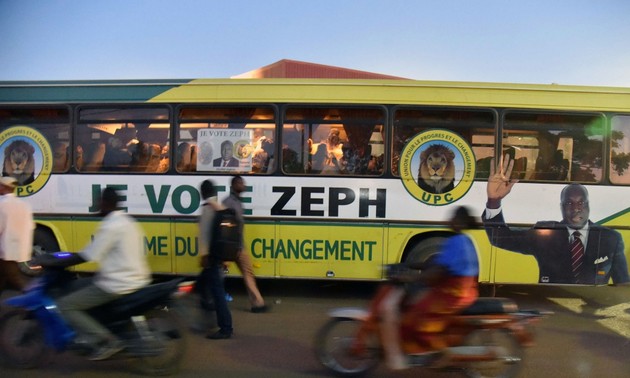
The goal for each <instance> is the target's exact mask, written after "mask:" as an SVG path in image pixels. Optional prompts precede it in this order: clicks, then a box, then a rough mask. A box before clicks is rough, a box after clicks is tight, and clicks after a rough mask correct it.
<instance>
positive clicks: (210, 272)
mask: <svg viewBox="0 0 630 378" xmlns="http://www.w3.org/2000/svg"><path fill="white" fill-rule="evenodd" d="M199 189H200V192H201V198H202V199H203V203H202V205H201V216H200V217H199V248H200V253H201V266H202V268H203V269H202V271H201V273H200V277H199V278H198V281H197V282H198V286H199V287H198V290H199V295H200V297H201V306H202V309H204V310H206V311H205V312H206V314H207V315H209V312H210V310H211V308H210V305H209V304H210V302H212V303H213V304H214V306H212V307H214V310H215V311H216V317H217V325H218V326H219V330H218V331H216V332H214V333H209V334H208V335H207V338H208V339H213V340H220V339H229V338H230V337H232V333H233V328H232V314H231V312H230V308H229V307H228V303H227V299H226V295H225V286H224V274H223V271H224V262H223V261H221V260H220V259H218V258H217V257H216V256H213V248H216V246H215V245H213V236H214V235H213V231H214V221H215V216H216V212H217V211H220V210H222V209H223V208H224V207H223V206H222V205H221V204H219V202H218V201H217V190H216V187H215V186H214V184H213V183H212V181H210V180H204V181H203V182H202V183H201V186H200V188H199ZM210 297H212V298H210Z"/></svg>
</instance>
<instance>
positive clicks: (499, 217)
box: [481, 155, 630, 285]
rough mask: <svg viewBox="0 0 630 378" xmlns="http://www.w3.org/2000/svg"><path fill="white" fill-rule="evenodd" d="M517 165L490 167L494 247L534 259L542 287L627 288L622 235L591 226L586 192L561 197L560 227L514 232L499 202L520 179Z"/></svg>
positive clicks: (567, 190) (543, 224)
mask: <svg viewBox="0 0 630 378" xmlns="http://www.w3.org/2000/svg"><path fill="white" fill-rule="evenodd" d="M513 166H514V161H513V160H510V156H509V155H505V157H504V159H503V162H502V164H498V165H497V166H496V167H495V166H494V161H493V162H492V163H491V165H490V177H489V178H488V184H487V195H488V202H487V203H486V210H485V211H484V213H483V215H482V217H481V218H482V220H483V223H484V227H485V229H486V233H487V234H488V238H489V239H490V243H492V245H494V246H496V247H499V248H503V249H507V250H509V251H514V252H518V253H522V254H525V255H531V256H534V258H535V259H536V261H537V262H538V267H539V282H541V283H562V284H587V285H593V284H599V285H605V284H607V283H608V282H609V280H610V279H612V281H613V283H614V284H627V283H629V282H630V277H629V276H628V265H627V262H626V257H625V254H624V243H623V239H622V238H621V235H620V234H619V232H617V231H615V230H613V229H610V228H607V227H603V226H600V225H597V224H595V223H593V222H591V221H590V220H589V214H590V205H589V198H588V191H587V190H586V187H584V186H583V185H581V184H569V185H567V186H565V187H564V189H563V190H562V192H561V195H560V208H561V210H562V221H560V222H556V221H539V222H537V223H536V224H535V225H534V227H532V228H531V229H525V230H521V229H519V230H517V229H512V228H510V227H509V226H508V225H507V224H506V223H505V221H504V219H503V211H502V209H501V200H502V199H503V198H505V197H506V196H507V195H508V194H509V193H510V191H511V190H512V187H513V186H514V184H516V183H517V182H518V180H517V179H511V178H510V176H511V174H512V169H513Z"/></svg>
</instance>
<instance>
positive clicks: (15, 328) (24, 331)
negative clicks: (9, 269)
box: [0, 252, 188, 375]
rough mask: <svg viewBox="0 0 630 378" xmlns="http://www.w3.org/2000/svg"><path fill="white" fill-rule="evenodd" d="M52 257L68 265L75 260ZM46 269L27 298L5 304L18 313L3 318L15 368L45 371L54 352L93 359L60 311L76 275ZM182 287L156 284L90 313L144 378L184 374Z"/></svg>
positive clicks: (3, 347) (4, 346)
mask: <svg viewBox="0 0 630 378" xmlns="http://www.w3.org/2000/svg"><path fill="white" fill-rule="evenodd" d="M49 256H52V257H50V258H52V259H63V258H64V257H67V256H69V254H68V253H67V252H57V253H54V254H50V255H49ZM42 265H43V266H44V271H45V273H44V274H43V275H41V276H40V277H37V278H35V279H34V281H33V282H32V284H31V285H30V286H29V288H28V289H27V290H26V292H25V293H24V294H22V295H18V296H15V297H11V298H9V299H7V300H5V301H4V304H5V305H7V306H10V307H11V308H12V309H11V310H9V311H8V312H7V313H6V314H5V315H4V316H2V318H0V359H2V360H3V362H4V364H5V365H7V366H9V367H13V368H21V369H28V368H35V367H38V366H41V365H42V364H43V363H44V362H45V361H46V360H47V359H48V358H49V357H50V354H51V352H62V351H65V350H72V351H74V352H77V353H79V354H82V355H87V354H89V353H90V352H91V351H92V349H91V348H92V347H91V346H90V345H87V344H84V343H81V341H80V340H79V339H78V338H77V337H76V334H75V332H74V331H73V330H72V328H71V327H70V326H69V325H68V324H67V323H66V322H65V321H64V320H63V318H62V317H61V316H60V314H59V311H58V309H57V307H56V305H55V299H54V297H55V296H56V294H55V293H57V292H60V293H63V288H64V287H65V286H66V285H68V283H69V282H70V280H72V279H73V278H75V275H74V274H73V273H71V272H70V271H68V270H67V269H65V268H64V267H47V266H45V264H43V263H42ZM56 265H58V264H56ZM53 266H54V265H53ZM182 281H183V278H176V279H172V280H169V281H166V282H161V283H155V284H152V285H149V286H147V287H144V288H142V289H140V290H138V291H136V292H134V293H131V294H128V295H125V296H123V297H121V298H118V299H116V300H114V301H112V302H109V303H107V304H104V305H102V306H99V307H96V308H94V309H92V310H90V311H89V312H90V315H92V316H93V317H94V318H95V319H96V320H97V321H99V322H100V323H101V324H103V325H105V327H107V328H108V329H109V330H110V331H111V332H112V333H113V334H114V335H116V336H117V337H118V338H119V339H121V340H123V342H124V347H125V348H124V350H123V351H122V352H120V353H119V354H118V355H117V356H120V357H123V358H126V359H129V362H130V365H131V367H132V368H133V369H134V370H136V371H137V372H139V373H142V374H148V375H168V374H174V373H176V372H177V371H178V369H179V365H180V362H181V360H182V357H183V356H184V353H185V346H186V340H185V331H184V325H183V324H182V322H181V321H179V320H178V319H177V317H176V315H175V312H176V311H171V310H172V309H173V307H174V306H175V305H176V301H177V297H178V295H177V294H178V293H180V292H185V291H187V289H188V288H187V287H184V286H182Z"/></svg>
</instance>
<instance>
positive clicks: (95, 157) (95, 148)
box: [77, 141, 105, 172]
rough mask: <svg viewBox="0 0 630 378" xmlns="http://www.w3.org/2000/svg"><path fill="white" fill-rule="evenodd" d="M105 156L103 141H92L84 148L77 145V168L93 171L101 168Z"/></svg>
mask: <svg viewBox="0 0 630 378" xmlns="http://www.w3.org/2000/svg"><path fill="white" fill-rule="evenodd" d="M104 157H105V143H103V142H99V141H94V142H91V143H89V144H88V145H87V147H86V148H83V147H81V146H80V145H79V146H77V169H79V170H81V171H85V172H95V171H98V170H100V169H101V167H102V165H103V158H104Z"/></svg>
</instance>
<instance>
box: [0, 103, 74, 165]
mask: <svg viewBox="0 0 630 378" xmlns="http://www.w3.org/2000/svg"><path fill="white" fill-rule="evenodd" d="M13 126H28V127H31V128H34V129H36V130H37V131H39V132H40V133H41V134H42V135H43V136H44V137H45V138H46V140H47V141H48V143H49V144H50V148H51V150H52V156H53V164H52V167H51V168H52V172H53V173H61V172H66V171H67V170H68V169H69V168H70V150H69V146H70V116H69V112H68V109H67V108H48V107H46V108H43V107H37V108H24V107H20V108H0V133H1V132H3V131H4V130H6V129H8V128H10V127H13ZM7 148H10V147H7ZM3 156H4V155H3ZM5 165H6V162H5ZM7 168H8V167H3V173H4V174H10V173H9V172H8V171H7ZM34 168H35V167H34V166H32V167H31V168H27V170H28V169H31V170H32V169H34ZM9 170H10V169H9ZM33 173H34V172H27V174H28V175H29V176H30V175H32V174H33Z"/></svg>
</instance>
